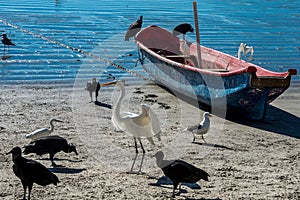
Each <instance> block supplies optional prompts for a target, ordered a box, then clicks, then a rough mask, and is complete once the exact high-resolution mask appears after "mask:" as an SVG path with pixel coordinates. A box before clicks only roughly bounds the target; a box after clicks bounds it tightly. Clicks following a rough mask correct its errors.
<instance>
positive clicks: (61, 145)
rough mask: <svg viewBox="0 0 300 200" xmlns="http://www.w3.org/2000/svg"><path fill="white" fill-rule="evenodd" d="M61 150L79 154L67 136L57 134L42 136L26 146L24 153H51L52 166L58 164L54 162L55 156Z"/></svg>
mask: <svg viewBox="0 0 300 200" xmlns="http://www.w3.org/2000/svg"><path fill="white" fill-rule="evenodd" d="M60 151H63V152H65V153H71V152H74V153H75V154H76V155H78V153H77V151H76V147H75V146H74V145H72V144H68V142H67V140H66V139H65V138H62V137H60V136H57V135H54V136H46V137H42V138H39V139H37V140H34V141H32V142H30V143H29V144H28V145H26V146H25V150H24V154H29V153H35V154H37V155H43V154H48V153H49V155H50V160H51V163H52V166H54V167H56V166H57V165H56V164H55V163H54V161H53V157H54V155H55V154H56V153H57V152H60Z"/></svg>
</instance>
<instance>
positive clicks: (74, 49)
mask: <svg viewBox="0 0 300 200" xmlns="http://www.w3.org/2000/svg"><path fill="white" fill-rule="evenodd" d="M0 21H1V22H2V23H3V24H5V25H7V26H10V27H12V28H15V29H19V30H20V31H22V32H24V33H27V34H30V35H33V36H34V37H38V38H41V39H42V40H45V41H47V42H50V43H53V44H56V45H59V46H62V47H64V48H67V49H71V50H72V51H77V52H79V53H81V54H83V55H86V56H89V57H92V58H94V59H96V60H98V61H101V62H106V63H107V64H109V65H111V66H114V67H116V68H118V69H120V70H122V71H126V72H128V73H129V74H131V75H133V76H136V77H138V78H141V79H144V80H146V81H150V82H153V80H152V79H150V78H147V77H145V76H143V75H141V74H139V73H137V72H135V71H132V70H130V69H128V68H126V67H124V66H121V65H119V64H117V63H114V62H112V61H110V60H108V59H105V58H101V57H100V56H98V55H96V54H93V53H89V52H87V51H85V50H82V49H79V48H74V47H72V46H69V45H66V44H64V43H61V42H59V41H56V40H52V39H50V38H48V37H46V36H44V35H42V34H38V33H35V32H32V31H29V30H27V29H24V28H22V27H21V26H18V25H15V24H12V23H9V22H7V21H5V20H2V19H0ZM138 61H140V62H141V60H140V58H139V59H138V60H137V62H138ZM137 62H136V65H137Z"/></svg>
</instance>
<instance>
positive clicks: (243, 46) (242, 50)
mask: <svg viewBox="0 0 300 200" xmlns="http://www.w3.org/2000/svg"><path fill="white" fill-rule="evenodd" d="M249 52H250V56H249V58H248V60H247V61H248V62H249V61H251V60H252V56H253V54H254V47H253V46H251V47H250V46H247V44H245V43H241V44H240V47H239V50H238V59H239V60H241V53H243V54H244V55H246V54H247V53H249Z"/></svg>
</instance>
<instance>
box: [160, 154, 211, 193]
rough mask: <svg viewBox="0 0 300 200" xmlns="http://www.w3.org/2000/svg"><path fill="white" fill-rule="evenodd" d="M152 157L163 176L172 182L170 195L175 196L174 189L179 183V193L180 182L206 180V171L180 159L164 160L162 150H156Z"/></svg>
mask: <svg viewBox="0 0 300 200" xmlns="http://www.w3.org/2000/svg"><path fill="white" fill-rule="evenodd" d="M154 157H155V158H156V164H157V166H158V167H159V168H161V169H162V171H163V172H164V174H165V176H166V177H168V178H169V179H171V181H172V182H173V193H172V197H175V190H176V188H177V186H178V185H179V193H180V191H181V184H182V183H196V182H197V181H199V180H200V179H203V180H205V181H208V176H209V175H208V173H206V172H205V171H203V170H202V169H199V168H197V167H195V166H193V165H191V164H189V163H187V162H185V161H182V160H164V159H163V158H164V154H163V152H162V151H158V152H157V153H156V154H155V155H154Z"/></svg>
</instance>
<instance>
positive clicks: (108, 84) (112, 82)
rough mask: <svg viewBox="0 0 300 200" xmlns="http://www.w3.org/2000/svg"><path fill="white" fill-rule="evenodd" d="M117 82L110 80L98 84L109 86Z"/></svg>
mask: <svg viewBox="0 0 300 200" xmlns="http://www.w3.org/2000/svg"><path fill="white" fill-rule="evenodd" d="M116 83H117V81H111V82H107V83H102V84H100V86H101V87H104V86H110V85H115V84H116Z"/></svg>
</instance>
